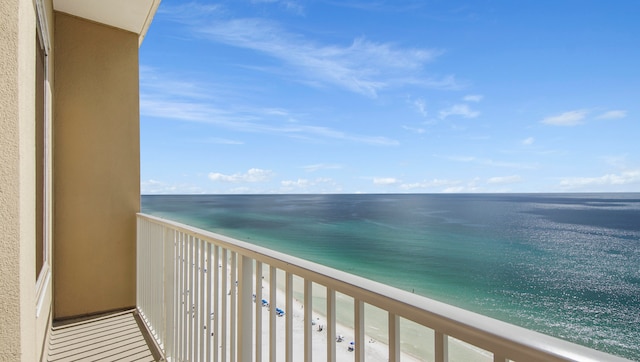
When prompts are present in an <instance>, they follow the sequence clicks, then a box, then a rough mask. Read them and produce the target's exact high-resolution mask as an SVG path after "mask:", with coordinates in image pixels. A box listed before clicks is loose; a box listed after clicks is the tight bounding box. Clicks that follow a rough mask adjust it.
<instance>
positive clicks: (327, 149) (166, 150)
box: [140, 0, 640, 194]
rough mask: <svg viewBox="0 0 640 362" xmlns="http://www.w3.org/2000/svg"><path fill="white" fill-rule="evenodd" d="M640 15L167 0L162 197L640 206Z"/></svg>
mask: <svg viewBox="0 0 640 362" xmlns="http://www.w3.org/2000/svg"><path fill="white" fill-rule="evenodd" d="M638 14H640V2H639V1H634V0H619V1H591V0H580V1H577V0H576V1H570V0H567V1H561V0H558V1H506V0H505V1H464V2H463V1H414V0H393V1H392V0H389V1H384V0H380V1H359V0H358V1H339V0H327V1H322V0H318V1H314V0H306V1H302V0H300V1H297V0H230V1H196V2H184V1H172V0H163V1H162V3H161V5H160V8H159V10H158V12H157V14H156V16H155V18H154V20H153V23H152V25H151V28H150V29H149V32H148V33H147V36H146V38H145V40H144V43H143V44H142V46H141V49H140V112H141V182H142V185H141V187H142V192H143V193H144V194H155V193H179V194H184V193H211V194H230V193H241V194H253V193H441V192H630V191H631V192H637V191H640V142H639V141H638V139H639V138H640V21H638Z"/></svg>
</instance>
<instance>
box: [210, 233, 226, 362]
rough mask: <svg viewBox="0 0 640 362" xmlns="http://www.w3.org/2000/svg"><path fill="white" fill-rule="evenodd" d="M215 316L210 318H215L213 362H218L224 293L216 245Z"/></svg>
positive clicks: (214, 252) (214, 251)
mask: <svg viewBox="0 0 640 362" xmlns="http://www.w3.org/2000/svg"><path fill="white" fill-rule="evenodd" d="M213 260H214V265H213V270H214V274H213V275H214V276H213V314H212V315H211V316H209V318H213V325H214V327H213V328H212V333H213V362H218V357H219V354H220V352H219V351H220V347H219V346H218V342H219V341H220V338H219V335H220V333H222V332H220V331H221V329H220V316H221V313H220V310H219V307H220V303H219V300H220V295H221V294H222V295H224V293H220V247H218V246H216V245H214V247H213Z"/></svg>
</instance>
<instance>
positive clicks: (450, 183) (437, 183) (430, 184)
mask: <svg viewBox="0 0 640 362" xmlns="http://www.w3.org/2000/svg"><path fill="white" fill-rule="evenodd" d="M460 183H461V182H460V181H456V180H443V179H433V180H425V181H422V182H415V183H408V184H402V185H400V188H401V189H403V190H416V189H432V188H435V187H446V188H451V187H456V186H457V185H459V184H460Z"/></svg>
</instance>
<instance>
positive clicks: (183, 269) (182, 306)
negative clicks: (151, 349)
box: [178, 232, 188, 361]
mask: <svg viewBox="0 0 640 362" xmlns="http://www.w3.org/2000/svg"><path fill="white" fill-rule="evenodd" d="M179 239H180V260H179V261H178V262H179V263H180V276H179V278H178V279H179V280H180V289H179V291H178V292H179V293H180V294H179V295H180V301H179V305H178V321H179V323H180V325H179V328H178V337H179V343H178V346H179V350H178V360H179V361H182V360H184V359H185V354H186V348H187V342H186V336H187V329H186V322H187V318H186V315H185V311H186V308H187V303H188V300H187V283H186V282H187V281H186V277H187V274H188V273H187V242H186V240H185V239H186V235H185V233H183V232H180V233H179Z"/></svg>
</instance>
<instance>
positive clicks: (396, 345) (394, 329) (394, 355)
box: [388, 312, 400, 362]
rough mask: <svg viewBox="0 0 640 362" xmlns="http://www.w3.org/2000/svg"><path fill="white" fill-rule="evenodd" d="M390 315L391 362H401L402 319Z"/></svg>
mask: <svg viewBox="0 0 640 362" xmlns="http://www.w3.org/2000/svg"><path fill="white" fill-rule="evenodd" d="M388 313H389V362H400V318H399V317H398V316H397V315H395V314H393V313H391V312H388Z"/></svg>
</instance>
